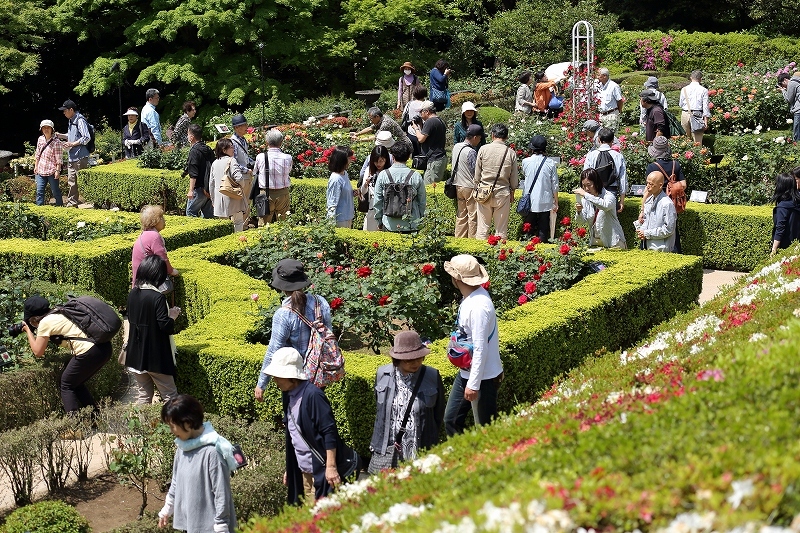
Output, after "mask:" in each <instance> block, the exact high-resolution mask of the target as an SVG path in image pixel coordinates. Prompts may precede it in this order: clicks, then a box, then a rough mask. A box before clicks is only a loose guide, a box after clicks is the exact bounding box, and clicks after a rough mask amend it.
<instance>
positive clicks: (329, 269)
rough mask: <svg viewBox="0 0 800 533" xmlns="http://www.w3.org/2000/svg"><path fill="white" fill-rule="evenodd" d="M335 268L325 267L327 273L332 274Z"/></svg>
mask: <svg viewBox="0 0 800 533" xmlns="http://www.w3.org/2000/svg"><path fill="white" fill-rule="evenodd" d="M334 270H335V269H334V268H333V267H328V268H326V269H325V273H326V274H327V275H329V276H330V275H331V274H333V272H334Z"/></svg>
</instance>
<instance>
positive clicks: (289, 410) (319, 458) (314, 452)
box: [286, 404, 328, 466]
mask: <svg viewBox="0 0 800 533" xmlns="http://www.w3.org/2000/svg"><path fill="white" fill-rule="evenodd" d="M286 412H287V413H288V414H289V418H291V419H292V424H294V427H295V428H296V429H297V434H298V435H300V438H301V439H303V442H305V443H306V446H308V449H309V450H310V451H311V455H313V456H314V457H316V458H317V461H319V462H320V463H322V466H325V464H326V463H327V462H328V461H327V459H326V458H324V457H322V455H321V454H320V453H319V451H318V450H317V449H316V448H314V447H313V446H312V445H311V444H309V443H308V441H307V440H306V437H305V435H303V430H302V429H300V424H298V423H297V420H296V419H295V418H294V415H293V414H292V406H291V405H288V404H287V406H286Z"/></svg>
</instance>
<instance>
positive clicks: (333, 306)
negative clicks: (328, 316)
mask: <svg viewBox="0 0 800 533" xmlns="http://www.w3.org/2000/svg"><path fill="white" fill-rule="evenodd" d="M343 303H344V300H342V299H341V298H334V299H333V300H331V303H330V306H331V311H336V310H337V309H339V308H340V307H341V306H342V304H343Z"/></svg>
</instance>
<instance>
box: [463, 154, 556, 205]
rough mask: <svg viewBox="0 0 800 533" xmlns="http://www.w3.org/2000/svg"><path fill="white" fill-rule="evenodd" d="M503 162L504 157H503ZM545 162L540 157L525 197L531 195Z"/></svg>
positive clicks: (543, 158) (545, 160) (544, 158)
mask: <svg viewBox="0 0 800 533" xmlns="http://www.w3.org/2000/svg"><path fill="white" fill-rule="evenodd" d="M459 155H461V154H459ZM503 161H505V157H503ZM546 162H547V158H546V157H545V156H542V162H541V163H540V164H539V168H538V169H537V170H536V175H535V176H534V177H533V183H531V186H530V187H529V188H528V192H527V193H525V194H526V196H527V195H529V194H530V193H531V191H532V190H533V188H534V187H535V186H536V181H537V180H538V179H539V172H541V171H542V167H543V166H544V164H545V163H546Z"/></svg>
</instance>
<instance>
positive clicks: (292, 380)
mask: <svg viewBox="0 0 800 533" xmlns="http://www.w3.org/2000/svg"><path fill="white" fill-rule="evenodd" d="M263 371H264V372H266V373H267V374H268V375H269V376H271V377H272V379H273V381H275V385H277V386H278V388H279V389H280V390H281V392H282V393H283V424H284V427H285V428H286V472H285V473H284V475H283V483H284V484H285V485H286V486H287V488H288V489H289V490H288V502H289V505H300V504H301V503H302V502H303V501H305V503H306V504H309V505H313V504H314V502H315V501H316V500H318V499H320V498H322V497H324V496H327V495H328V494H330V493H331V492H332V491H333V489H334V488H335V487H336V485H338V484H340V483H341V482H342V480H341V478H340V477H339V472H338V471H337V469H336V453H337V450H338V449H339V448H340V446H341V440H340V439H339V432H338V431H337V429H336V420H335V419H334V417H333V410H332V409H331V404H330V403H329V402H328V398H327V397H326V396H325V393H324V392H323V391H322V389H318V388H317V387H315V386H314V385H312V384H311V383H309V382H308V378H307V376H306V375H305V373H304V372H303V358H302V356H301V355H300V353H299V352H298V351H297V350H295V349H294V348H281V349H280V350H278V351H276V352H275V355H274V357H273V358H272V361H271V362H270V364H269V366H267V367H266V368H265V369H264V370H263Z"/></svg>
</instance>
